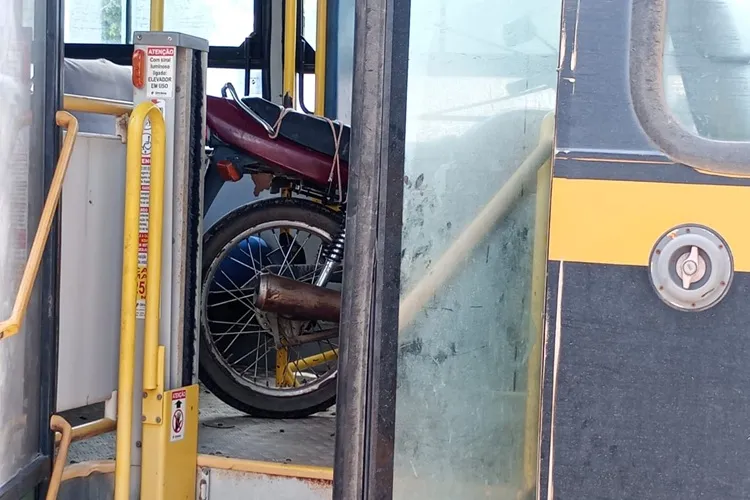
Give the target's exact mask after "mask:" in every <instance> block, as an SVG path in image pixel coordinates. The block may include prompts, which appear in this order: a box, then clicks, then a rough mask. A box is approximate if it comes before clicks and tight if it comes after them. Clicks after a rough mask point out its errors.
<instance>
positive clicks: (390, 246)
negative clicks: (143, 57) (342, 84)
mask: <svg viewBox="0 0 750 500" xmlns="http://www.w3.org/2000/svg"><path fill="white" fill-rule="evenodd" d="M366 4H367V8H364V7H363V8H361V9H360V10H358V13H357V18H356V19H357V26H358V27H359V29H358V30H357V32H356V33H357V37H356V46H357V50H356V58H355V65H354V67H355V80H354V81H355V85H354V99H353V103H354V108H353V131H354V132H353V134H354V138H353V144H354V147H353V152H352V159H353V161H352V170H353V171H355V172H358V173H357V175H356V177H353V178H352V185H353V187H352V188H351V189H352V190H353V191H352V192H354V191H355V190H356V193H357V195H358V196H357V197H355V198H354V199H355V200H356V204H357V206H356V209H350V212H349V214H350V215H349V219H350V220H349V221H348V223H347V224H348V226H349V227H351V228H353V229H352V234H351V235H350V236H351V238H352V239H351V246H350V247H349V248H348V250H347V254H346V265H347V267H346V271H345V284H344V287H345V289H347V290H351V291H352V292H351V293H348V294H346V295H345V298H344V302H343V311H342V312H343V317H342V325H345V326H346V329H347V331H348V335H347V336H344V343H343V344H342V348H341V358H340V360H341V361H340V362H341V363H342V365H341V370H342V372H343V373H347V376H346V377H342V379H341V386H340V389H341V390H340V395H339V401H340V403H339V405H340V406H339V413H338V417H339V425H338V434H337V455H336V468H335V478H334V498H336V499H344V498H346V499H355V498H363V499H364V498H413V497H425V498H427V497H429V498H436V499H442V498H446V499H448V498H467V499H468V498H508V499H511V498H512V499H521V498H522V499H533V498H547V499H552V498H582V499H583V498H649V499H672V498H698V497H703V496H705V497H707V498H737V499H740V498H747V496H748V495H749V494H750V482H748V481H747V480H746V479H745V476H746V474H745V473H744V469H745V468H746V464H747V462H748V461H749V460H750V454H749V452H748V450H750V448H748V447H747V439H748V436H747V434H748V433H747V432H746V428H747V415H748V414H749V413H750V411H749V410H750V393H749V392H748V391H747V385H748V382H749V381H750V369H748V364H747V363H746V361H745V360H746V359H747V356H748V353H750V340H749V339H750V337H749V336H748V335H747V323H748V318H747V315H748V313H747V311H748V308H747V304H746V303H747V300H746V299H747V293H748V286H749V285H748V282H747V272H748V271H749V270H750V268H748V262H750V260H749V259H750V247H749V246H748V245H750V240H748V237H747V234H748V231H747V228H746V227H745V224H744V221H745V220H746V218H747V213H748V209H750V201H748V200H750V191H748V188H749V187H750V180H748V178H750V133H749V132H748V128H747V124H748V122H749V120H750V91H749V90H748V89H750V83H748V82H750V65H748V63H749V62H750V43H749V42H750V39H748V38H747V33H746V31H747V30H745V29H744V28H743V27H744V26H745V25H746V24H747V19H748V18H749V17H748V16H749V13H748V7H747V3H746V2H743V1H733V0H724V1H702V0H695V1H683V0H669V1H667V0H631V1H627V2H620V1H599V2H585V1H583V0H564V1H563V2H562V17H561V18H560V17H556V16H558V15H559V14H560V3H559V2H554V1H544V0H533V1H531V2H524V3H523V4H519V3H518V2H512V1H507V2H473V3H471V5H467V4H466V2H450V1H447V0H445V1H432V0H431V1H427V0H424V1H422V0H413V1H411V2H406V1H394V2H386V1H377V0H372V1H368V2H366ZM409 16H410V19H409ZM522 18H525V20H522ZM506 23H509V24H510V25H511V28H512V29H510V30H509V31H508V30H501V29H499V28H498V27H499V26H500V25H504V24H506ZM406 40H408V45H409V47H408V49H407V48H405V42H406ZM519 40H521V42H520V43H519ZM558 41H559V47H560V49H559V53H558V51H557V50H556V48H557V47H558ZM550 47H552V50H551V52H552V53H553V54H554V55H553V56H552V57H550V58H547V59H545V57H544V54H545V52H544V51H545V50H547V51H548V52H547V53H548V54H549V51H550ZM407 59H408V68H407V67H406V61H407ZM558 70H559V75H557V76H558V79H557V85H556V88H553V89H552V90H551V92H550V91H548V90H547V89H545V88H544V87H543V85H540V84H539V82H540V80H543V79H544V76H549V75H552V76H553V77H554V76H555V73H556V72H557V71H558ZM519 87H520V88H521V89H522V92H521V93H520V94H519V93H517V90H516V93H515V94H514V89H518V88H519ZM552 110H554V111H555V122H556V123H555V125H556V126H555V132H554V141H555V147H554V166H553V169H552V175H551V179H550V171H549V170H548V169H547V170H546V173H545V168H541V169H539V170H538V172H539V175H538V176H537V175H528V173H527V175H526V177H525V178H524V182H523V183H521V185H522V186H523V188H522V189H520V190H517V191H516V193H517V195H516V196H515V197H512V198H513V203H509V204H508V206H506V207H505V208H506V210H505V211H501V210H497V209H495V210H490V211H489V213H490V214H491V215H493V216H494V217H487V214H488V211H487V210H484V211H483V210H482V209H483V207H486V206H490V207H495V208H497V204H496V203H497V199H498V197H500V198H502V194H503V193H505V194H506V195H507V193H508V190H509V188H510V187H512V186H513V184H514V183H515V182H516V181H517V180H518V178H517V177H514V175H513V172H514V171H516V169H517V168H518V165H519V164H522V165H524V162H523V158H524V157H526V156H528V155H530V154H533V152H534V151H535V150H536V148H537V147H538V146H539V144H540V142H543V141H544V132H540V129H541V130H542V131H543V130H544V129H543V128H542V125H543V123H544V121H543V119H542V117H540V116H539V114H541V115H542V116H543V115H544V113H540V111H542V112H546V111H552ZM514 115H515V119H512V118H510V117H512V116H514ZM362 130H367V131H368V133H367V135H362V132H361V131H362ZM401 134H403V135H405V138H406V139H405V143H402V142H401V141H400V137H402V135H401ZM525 165H526V166H527V167H528V164H525ZM537 166H538V165H537ZM545 175H546V178H545ZM550 185H551V197H550V196H549V193H550ZM545 198H546V199H547V200H548V201H549V205H547V204H546V202H545ZM499 213H502V215H503V217H497V215H498V214H499ZM535 213H536V214H535ZM548 215H549V217H548ZM477 220H481V221H483V222H484V234H482V235H481V237H479V236H477V232H474V231H473V230H472V231H468V230H469V229H472V223H473V222H476V221H477ZM548 227H549V233H548V232H547V228H548ZM474 229H476V227H474ZM540 229H541V230H540ZM467 231H468V233H467ZM462 238H463V241H464V245H463V246H462V244H461V243H460V241H461V239H462ZM547 239H548V241H547ZM456 242H459V243H456ZM454 245H459V247H461V248H460V250H461V252H459V253H460V254H461V255H462V257H463V259H462V260H461V263H460V266H459V265H456V264H458V263H457V262H456V261H455V260H453V261H450V264H452V265H455V268H452V269H450V270H446V266H445V261H444V260H442V258H443V257H445V255H446V254H451V252H452V250H455V247H454ZM540 247H541V256H542V258H541V274H540V273H539V272H538V269H539V268H540V265H539V262H540V260H539V255H540V251H539V248H540ZM372 248H374V249H375V251H374V255H373V253H372V250H370V249H372ZM469 249H471V251H468V250H469ZM454 256H455V253H454ZM448 275H450V276H448ZM436 276H437V278H436ZM399 280H400V283H399ZM545 281H546V285H545ZM425 282H428V283H431V284H432V285H434V284H435V283H440V285H442V286H441V287H433V286H429V287H426V288H425V287H424V286H423V284H424V283H425ZM540 282H541V290H540V288H539V283H540ZM414 290H418V291H421V292H424V293H421V294H418V295H419V300H416V301H415V300H414V295H413V293H414ZM542 297H544V299H543V300H542ZM540 300H542V302H543V303H544V306H543V307H540V306H539V301H540ZM415 304H418V305H419V307H418V308H416V313H414V311H415V307H414V306H415ZM407 316H408V317H407ZM394 395H395V399H394Z"/></svg>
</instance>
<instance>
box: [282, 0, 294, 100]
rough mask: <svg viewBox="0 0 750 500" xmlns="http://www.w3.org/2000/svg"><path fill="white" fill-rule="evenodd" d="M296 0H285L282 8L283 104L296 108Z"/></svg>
mask: <svg viewBox="0 0 750 500" xmlns="http://www.w3.org/2000/svg"><path fill="white" fill-rule="evenodd" d="M296 77H297V0H285V10H284V104H285V105H287V106H289V107H292V108H296V107H297V100H296V99H295V88H296Z"/></svg>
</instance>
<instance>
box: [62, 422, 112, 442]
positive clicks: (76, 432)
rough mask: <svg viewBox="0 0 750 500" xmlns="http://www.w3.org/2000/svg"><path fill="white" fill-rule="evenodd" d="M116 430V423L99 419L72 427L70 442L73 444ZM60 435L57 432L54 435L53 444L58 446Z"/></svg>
mask: <svg viewBox="0 0 750 500" xmlns="http://www.w3.org/2000/svg"><path fill="white" fill-rule="evenodd" d="M116 428H117V422H115V421H114V420H112V419H109V418H100V419H99V420H94V421H92V422H88V423H86V424H82V425H77V426H75V427H73V432H72V434H71V438H70V441H71V442H72V443H75V442H76V441H83V440H84V439H88V438H91V437H95V436H100V435H101V434H106V433H107V432H112V431H114V430H115V429H116ZM61 439H62V435H61V434H60V433H59V432H56V433H55V444H60V441H61Z"/></svg>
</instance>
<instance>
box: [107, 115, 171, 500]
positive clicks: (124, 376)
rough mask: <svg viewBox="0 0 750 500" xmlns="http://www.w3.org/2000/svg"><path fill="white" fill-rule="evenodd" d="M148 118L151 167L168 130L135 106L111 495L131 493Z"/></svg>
mask: <svg viewBox="0 0 750 500" xmlns="http://www.w3.org/2000/svg"><path fill="white" fill-rule="evenodd" d="M146 118H148V119H149V120H150V122H151V144H152V145H151V148H152V150H151V167H152V168H151V169H152V170H154V169H162V170H163V169H164V163H165V159H166V133H165V126H164V117H163V116H162V114H161V111H160V110H159V108H158V107H157V106H156V105H155V104H153V103H151V102H144V103H141V104H139V105H138V106H136V107H135V109H134V110H133V112H132V114H131V115H130V121H129V123H128V146H127V160H126V161H127V163H126V165H127V167H126V175H125V221H124V230H123V257H122V299H121V300H122V305H121V311H120V366H119V381H118V387H117V435H116V452H115V495H114V498H115V500H129V498H130V462H131V446H132V443H131V440H132V436H133V432H132V429H133V391H134V378H135V338H136V317H135V309H136V294H137V279H138V276H137V275H138V223H139V217H140V191H141V166H142V146H143V143H142V140H143V139H142V138H143V126H144V123H145V121H146Z"/></svg>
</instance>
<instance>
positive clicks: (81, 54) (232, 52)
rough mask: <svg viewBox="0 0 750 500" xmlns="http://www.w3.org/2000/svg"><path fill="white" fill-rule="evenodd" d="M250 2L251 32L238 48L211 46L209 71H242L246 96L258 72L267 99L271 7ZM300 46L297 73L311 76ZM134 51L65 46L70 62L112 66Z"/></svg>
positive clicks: (259, 0)
mask: <svg viewBox="0 0 750 500" xmlns="http://www.w3.org/2000/svg"><path fill="white" fill-rule="evenodd" d="M253 2H254V5H253V12H254V14H253V18H254V20H255V23H254V24H255V26H254V28H253V32H252V33H251V34H250V35H249V36H248V37H247V38H245V40H244V42H243V43H242V44H240V45H239V46H238V47H231V46H224V45H212V46H210V47H209V51H208V67H209V68H219V69H238V70H244V71H245V94H247V93H249V89H250V71H252V70H261V71H262V75H261V79H262V82H261V86H262V89H263V97H264V98H265V99H270V98H271V82H270V73H271V71H270V67H271V65H270V53H271V46H270V41H271V33H270V30H271V22H272V20H271V5H270V1H269V0H253ZM131 4H132V0H126V4H125V9H126V16H125V29H126V33H127V35H126V36H127V38H128V41H129V42H131V41H132V40H130V38H132V19H131V17H132V16H131V12H130V11H131ZM300 17H301V16H300ZM298 32H299V30H298ZM300 38H301V37H300ZM302 41H303V39H302V38H301V42H302ZM300 46H304V47H305V50H304V53H302V54H300V55H299V57H298V63H297V64H298V68H297V72H298V73H302V74H314V73H315V50H314V49H313V48H312V46H311V45H310V44H309V43H307V42H304V43H300ZM133 49H134V47H133V44H132V43H124V44H122V43H66V44H65V57H67V58H71V59H107V60H109V61H112V62H113V63H115V64H121V65H125V66H129V65H130V64H131V60H132V56H133Z"/></svg>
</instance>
